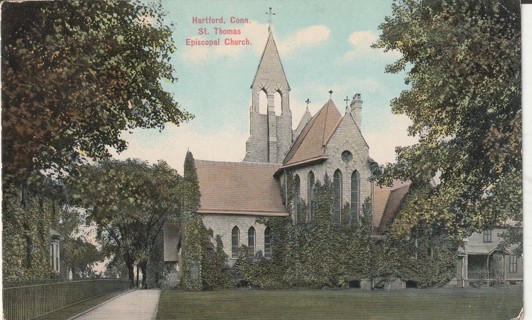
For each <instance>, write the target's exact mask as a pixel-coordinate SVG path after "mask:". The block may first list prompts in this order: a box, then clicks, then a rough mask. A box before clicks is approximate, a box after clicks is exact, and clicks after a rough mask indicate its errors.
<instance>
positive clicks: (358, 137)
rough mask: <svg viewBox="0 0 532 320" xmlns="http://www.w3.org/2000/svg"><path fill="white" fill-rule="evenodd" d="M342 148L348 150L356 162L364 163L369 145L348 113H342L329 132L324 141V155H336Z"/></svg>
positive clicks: (367, 156)
mask: <svg viewBox="0 0 532 320" xmlns="http://www.w3.org/2000/svg"><path fill="white" fill-rule="evenodd" d="M344 150H349V151H350V152H351V153H352V154H353V157H354V160H355V161H356V162H357V163H360V164H366V162H367V161H368V159H369V146H368V144H367V142H366V140H365V139H364V136H363V135H362V132H361V131H360V128H359V127H358V126H357V124H356V122H355V119H353V116H352V115H351V114H350V113H346V114H345V115H344V117H343V118H342V119H341V121H340V122H339V124H338V125H337V126H336V128H335V130H334V132H332V133H331V135H330V138H329V139H328V141H327V142H326V146H325V155H326V156H328V157H334V156H338V154H341V153H342V152H343V151H344Z"/></svg>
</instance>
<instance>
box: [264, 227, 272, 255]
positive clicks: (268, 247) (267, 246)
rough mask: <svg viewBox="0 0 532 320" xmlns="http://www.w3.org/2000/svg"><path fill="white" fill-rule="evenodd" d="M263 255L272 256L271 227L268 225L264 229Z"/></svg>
mask: <svg viewBox="0 0 532 320" xmlns="http://www.w3.org/2000/svg"><path fill="white" fill-rule="evenodd" d="M264 257H265V258H271V257H272V229H271V228H270V227H267V228H266V229H265V230H264Z"/></svg>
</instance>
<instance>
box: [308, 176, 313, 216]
mask: <svg viewBox="0 0 532 320" xmlns="http://www.w3.org/2000/svg"><path fill="white" fill-rule="evenodd" d="M307 193H308V209H307V222H310V221H312V219H313V216H314V172H312V171H310V172H309V173H308V179H307Z"/></svg>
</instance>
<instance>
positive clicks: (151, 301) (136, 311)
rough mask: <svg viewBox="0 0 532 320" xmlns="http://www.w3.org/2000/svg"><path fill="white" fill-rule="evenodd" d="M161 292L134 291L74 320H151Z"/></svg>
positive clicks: (154, 314)
mask: <svg viewBox="0 0 532 320" xmlns="http://www.w3.org/2000/svg"><path fill="white" fill-rule="evenodd" d="M160 294H161V290H158V289H154V290H134V291H131V292H129V293H126V294H124V295H121V296H119V297H118V298H116V299H114V300H111V301H108V302H104V303H103V304H101V305H100V306H99V307H97V308H95V309H93V310H91V311H89V312H87V313H85V314H83V315H81V316H79V317H77V318H75V319H76V320H100V319H101V320H104V319H105V320H107V319H131V320H152V319H155V316H156V315H157V305H158V304H159V296H160Z"/></svg>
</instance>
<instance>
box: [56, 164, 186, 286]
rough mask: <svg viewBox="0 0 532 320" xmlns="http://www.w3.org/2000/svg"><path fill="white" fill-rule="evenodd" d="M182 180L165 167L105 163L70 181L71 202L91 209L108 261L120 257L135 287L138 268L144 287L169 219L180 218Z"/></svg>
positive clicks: (83, 171)
mask: <svg viewBox="0 0 532 320" xmlns="http://www.w3.org/2000/svg"><path fill="white" fill-rule="evenodd" d="M181 181H182V178H181V177H180V176H179V175H178V174H177V172H176V171H175V170H174V169H172V168H170V167H169V166H168V165H167V164H166V163H165V162H163V161H160V162H159V163H158V164H155V165H151V166H150V165H148V164H147V163H146V162H142V161H139V160H126V161H117V160H112V161H104V162H102V163H100V164H98V165H94V166H90V165H87V166H84V167H82V168H80V170H79V175H76V176H73V175H71V176H70V177H69V178H68V180H67V183H66V184H67V190H69V196H70V200H71V201H72V203H74V204H77V205H79V206H82V207H85V208H87V209H89V212H90V213H89V215H88V220H89V221H93V222H94V223H96V226H97V238H98V239H99V240H100V241H101V242H102V244H103V247H104V252H105V253H106V255H107V256H113V255H120V256H121V257H122V259H123V261H124V262H125V264H126V266H127V268H128V273H129V279H130V280H131V282H132V284H133V283H134V272H133V270H134V265H135V264H136V265H137V266H138V267H139V268H140V269H141V270H142V275H143V283H142V287H146V279H147V273H146V272H147V263H148V260H149V257H150V253H151V252H152V251H153V249H154V247H155V245H156V243H157V237H158V235H159V234H160V233H161V230H162V227H163V225H164V223H165V222H166V221H167V220H168V219H171V218H173V219H176V220H178V218H179V216H180V211H181V210H180V196H179V195H180V194H179V192H180V187H181V186H180V184H181Z"/></svg>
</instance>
